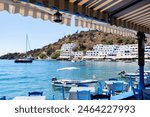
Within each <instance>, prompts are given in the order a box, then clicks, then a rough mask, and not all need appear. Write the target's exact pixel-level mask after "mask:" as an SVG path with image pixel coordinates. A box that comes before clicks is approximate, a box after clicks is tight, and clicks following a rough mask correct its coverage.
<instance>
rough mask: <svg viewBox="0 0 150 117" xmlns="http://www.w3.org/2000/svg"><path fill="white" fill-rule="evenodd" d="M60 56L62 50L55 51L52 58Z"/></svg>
mask: <svg viewBox="0 0 150 117" xmlns="http://www.w3.org/2000/svg"><path fill="white" fill-rule="evenodd" d="M59 56H60V51H55V52H53V53H52V54H51V58H52V59H57V58H58V57H59Z"/></svg>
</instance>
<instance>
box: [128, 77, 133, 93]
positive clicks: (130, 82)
mask: <svg viewBox="0 0 150 117" xmlns="http://www.w3.org/2000/svg"><path fill="white" fill-rule="evenodd" d="M132 85H133V84H132V80H131V78H130V79H129V80H128V90H129V91H131V90H132Z"/></svg>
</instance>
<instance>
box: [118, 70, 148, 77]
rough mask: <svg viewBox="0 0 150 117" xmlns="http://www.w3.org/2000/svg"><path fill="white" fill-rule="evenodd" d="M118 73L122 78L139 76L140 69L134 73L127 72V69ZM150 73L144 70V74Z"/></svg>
mask: <svg viewBox="0 0 150 117" xmlns="http://www.w3.org/2000/svg"><path fill="white" fill-rule="evenodd" d="M118 75H120V76H121V77H122V78H129V77H131V78H137V77H139V71H137V72H134V73H127V72H125V71H121V72H120V73H118ZM148 75H150V71H144V76H145V77H146V76H148Z"/></svg>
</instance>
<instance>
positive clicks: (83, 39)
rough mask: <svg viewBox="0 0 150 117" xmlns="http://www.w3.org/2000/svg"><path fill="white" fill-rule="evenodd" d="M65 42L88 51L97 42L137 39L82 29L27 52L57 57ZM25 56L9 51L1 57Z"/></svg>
mask: <svg viewBox="0 0 150 117" xmlns="http://www.w3.org/2000/svg"><path fill="white" fill-rule="evenodd" d="M64 43H76V44H77V48H76V49H74V51H78V50H80V51H84V52H86V51H87V50H92V48H93V46H94V45H95V44H108V45H112V44H119V45H124V44H135V43H137V40H136V39H134V38H129V37H123V36H120V35H115V34H110V33H104V32H101V31H97V30H89V31H81V32H80V33H78V32H76V33H75V34H73V35H67V36H64V37H63V38H62V39H59V40H58V42H55V43H53V44H49V45H46V46H44V47H43V48H41V49H34V50H31V51H29V52H28V53H27V54H28V55H32V56H33V57H34V58H38V59H39V58H40V59H47V58H49V57H51V58H54V59H55V58H57V56H59V51H58V50H60V48H61V46H62V45H63V44H64ZM56 50H57V51H56ZM23 56H25V53H9V54H6V55H3V56H1V57H0V59H16V58H22V57H23Z"/></svg>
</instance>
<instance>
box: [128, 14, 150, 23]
mask: <svg viewBox="0 0 150 117" xmlns="http://www.w3.org/2000/svg"><path fill="white" fill-rule="evenodd" d="M147 15H150V12H146V13H143V14H141V15H137V16H135V17H133V18H130V19H127V21H131V20H134V19H138V18H142V17H143V16H147Z"/></svg>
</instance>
